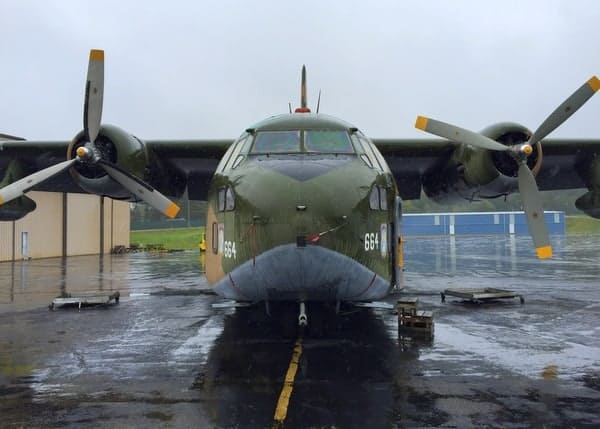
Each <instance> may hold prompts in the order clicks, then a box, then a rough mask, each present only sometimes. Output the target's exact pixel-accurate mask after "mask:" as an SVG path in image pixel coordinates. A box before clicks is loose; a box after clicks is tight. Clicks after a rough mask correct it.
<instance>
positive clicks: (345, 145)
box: [251, 130, 354, 154]
mask: <svg viewBox="0 0 600 429" xmlns="http://www.w3.org/2000/svg"><path fill="white" fill-rule="evenodd" d="M251 153H254V154H263V153H354V147H353V146H352V143H351V141H350V137H349V136H348V132H346V131H344V130H334V131H330V130H302V131H301V130H293V131H259V132H258V133H257V134H256V138H255V139H254V145H253V146H252V151H251Z"/></svg>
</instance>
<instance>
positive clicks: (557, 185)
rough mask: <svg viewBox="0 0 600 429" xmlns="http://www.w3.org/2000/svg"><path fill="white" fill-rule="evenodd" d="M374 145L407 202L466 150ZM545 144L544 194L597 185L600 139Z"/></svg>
mask: <svg viewBox="0 0 600 429" xmlns="http://www.w3.org/2000/svg"><path fill="white" fill-rule="evenodd" d="M373 143H374V144H375V145H376V146H377V148H378V149H379V151H380V152H381V153H382V155H383V156H384V157H385V159H386V161H387V163H388V165H389V166H390V168H391V170H392V173H393V174H394V177H395V178H396V181H397V183H398V186H399V188H400V192H401V196H402V198H403V199H418V198H419V196H420V194H421V188H422V183H423V180H426V179H425V178H426V177H427V176H428V175H432V174H434V172H435V171H437V170H439V169H440V168H444V167H445V166H447V165H448V164H449V163H451V162H452V161H451V160H452V159H453V157H454V159H457V158H460V154H459V152H460V151H461V150H462V149H461V147H460V146H459V145H457V144H455V143H452V142H450V141H449V140H444V139H428V140H419V139H412V140H409V139H373ZM541 145H542V148H543V150H542V161H541V167H540V170H539V171H538V172H537V175H536V181H537V185H538V187H539V189H540V190H541V191H550V190H561V189H578V188H586V187H588V186H590V185H591V184H592V183H594V178H595V177H594V165H595V164H594V165H591V162H592V160H593V159H595V157H596V156H598V155H600V140H590V139H585V140H584V139H548V140H544V141H543V142H541ZM458 163H459V164H460V160H459V161H458ZM599 167H600V164H599Z"/></svg>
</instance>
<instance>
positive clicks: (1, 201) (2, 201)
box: [0, 197, 4, 206]
mask: <svg viewBox="0 0 600 429" xmlns="http://www.w3.org/2000/svg"><path fill="white" fill-rule="evenodd" d="M2 204H4V200H3V199H2V197H0V206H1V205H2Z"/></svg>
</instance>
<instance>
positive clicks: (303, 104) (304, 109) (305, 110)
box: [295, 65, 310, 113]
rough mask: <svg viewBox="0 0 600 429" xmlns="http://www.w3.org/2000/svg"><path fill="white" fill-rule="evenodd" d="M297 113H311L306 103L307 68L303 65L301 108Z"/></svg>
mask: <svg viewBox="0 0 600 429" xmlns="http://www.w3.org/2000/svg"><path fill="white" fill-rule="evenodd" d="M295 112H296V113H310V109H309V108H308V105H307V102H306V66H305V65H302V83H301V86H300V107H298V108H297V109H296V110H295Z"/></svg>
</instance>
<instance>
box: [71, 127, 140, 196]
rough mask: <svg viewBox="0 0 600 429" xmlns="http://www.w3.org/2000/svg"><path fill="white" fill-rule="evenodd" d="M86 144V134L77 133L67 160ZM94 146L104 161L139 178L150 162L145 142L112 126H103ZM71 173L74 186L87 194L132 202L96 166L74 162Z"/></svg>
mask: <svg viewBox="0 0 600 429" xmlns="http://www.w3.org/2000/svg"><path fill="white" fill-rule="evenodd" d="M86 143H87V139H86V136H85V132H84V131H81V132H79V134H77V135H76V136H75V138H74V139H73V141H72V142H71V144H69V148H68V152H67V157H68V159H72V158H74V157H75V156H76V151H77V148H79V147H81V146H84V145H85V144H86ZM95 146H96V148H97V150H98V154H99V155H100V157H101V158H102V159H103V160H105V161H108V162H110V163H112V164H116V165H117V166H119V167H121V168H122V169H123V170H126V171H128V172H129V173H131V174H133V175H135V176H137V177H139V178H142V179H144V178H145V176H146V169H147V167H148V166H149V165H150V162H151V160H150V159H149V155H148V152H147V151H146V147H145V145H144V143H143V142H142V141H141V140H139V139H138V138H137V137H135V136H133V135H131V134H129V133H127V132H125V131H123V130H122V129H120V128H118V127H115V126H113V125H102V126H101V127H100V132H99V134H98V137H97V138H96V141H95ZM70 172H71V175H72V176H73V179H74V180H75V181H76V182H77V184H78V185H79V186H80V187H81V188H82V189H83V190H85V191H87V192H90V193H92V194H97V195H104V196H108V197H111V198H114V199H118V200H132V199H133V198H132V196H131V194H130V193H129V192H128V191H127V190H126V189H125V188H123V187H122V186H121V185H120V184H118V183H117V182H115V181H114V180H113V179H112V178H111V177H110V176H108V174H106V172H105V171H104V170H103V169H102V168H101V167H100V166H99V165H95V164H93V163H76V164H75V166H74V167H73V168H71V169H70Z"/></svg>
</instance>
